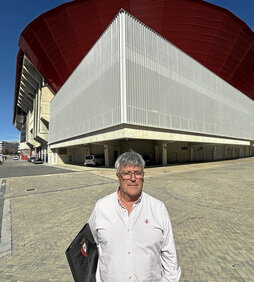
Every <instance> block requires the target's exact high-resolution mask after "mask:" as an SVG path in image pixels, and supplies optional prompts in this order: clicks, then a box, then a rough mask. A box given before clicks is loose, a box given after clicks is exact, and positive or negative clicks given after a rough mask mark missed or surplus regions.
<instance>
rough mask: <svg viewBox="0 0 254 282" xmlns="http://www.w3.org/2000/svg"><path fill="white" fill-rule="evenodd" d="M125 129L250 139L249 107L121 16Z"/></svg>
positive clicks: (252, 110) (253, 111)
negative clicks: (135, 126) (123, 27)
mask: <svg viewBox="0 0 254 282" xmlns="http://www.w3.org/2000/svg"><path fill="white" fill-rule="evenodd" d="M126 60H127V61H126V69H127V70H126V73H127V81H126V85H127V89H126V93H127V98H126V102H127V123H131V124H138V125H144V126H152V127H160V128H167V129H173V130H180V131H187V132H197V133H206V134H213V135H219V136H228V137H236V138H246V139H251V140H253V139H254V123H253V120H254V102H253V101H252V100H251V99H249V98H248V97H247V96H245V95H244V94H242V93H241V92H240V91H238V90H237V89H235V88H233V87H232V86H231V85H229V84H228V83H226V82H225V81H224V80H222V79H221V78H219V77H218V76H216V75H215V74H213V73H212V72H211V71H209V70H208V69H206V68H205V67H204V66H202V65H201V64H199V63H198V62H197V61H195V60H193V59H192V58H191V57H189V56H188V55H186V54H185V53H183V52H182V51H181V50H179V49H177V48H176V47H175V46H174V45H172V44H171V43H170V42H168V41H166V40H164V39H163V38H162V37H160V36H159V35H158V34H156V33H155V32H153V31H152V30H151V29H149V28H147V27H146V26H145V25H143V24H142V23H140V22H138V21H137V20H135V19H134V18H133V17H131V16H130V15H127V14H126Z"/></svg>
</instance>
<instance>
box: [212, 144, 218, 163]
mask: <svg viewBox="0 0 254 282" xmlns="http://www.w3.org/2000/svg"><path fill="white" fill-rule="evenodd" d="M212 160H213V161H215V160H217V155H216V146H214V147H213V159H212Z"/></svg>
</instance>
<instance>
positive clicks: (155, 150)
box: [154, 145, 160, 164]
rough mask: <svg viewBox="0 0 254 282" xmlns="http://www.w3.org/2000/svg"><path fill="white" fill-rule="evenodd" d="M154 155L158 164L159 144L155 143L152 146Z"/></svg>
mask: <svg viewBox="0 0 254 282" xmlns="http://www.w3.org/2000/svg"><path fill="white" fill-rule="evenodd" d="M154 157H155V160H154V161H155V163H156V164H158V163H159V162H160V153H159V146H158V145H155V148H154Z"/></svg>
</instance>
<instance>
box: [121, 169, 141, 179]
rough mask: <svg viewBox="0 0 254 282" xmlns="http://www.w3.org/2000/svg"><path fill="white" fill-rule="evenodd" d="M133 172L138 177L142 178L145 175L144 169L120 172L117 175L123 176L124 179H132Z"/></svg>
mask: <svg viewBox="0 0 254 282" xmlns="http://www.w3.org/2000/svg"><path fill="white" fill-rule="evenodd" d="M132 174H133V175H134V176H135V178H136V179H141V178H143V176H144V172H143V171H134V172H130V171H128V172H118V173H117V176H121V177H122V178H123V179H126V180H128V179H131V177H132Z"/></svg>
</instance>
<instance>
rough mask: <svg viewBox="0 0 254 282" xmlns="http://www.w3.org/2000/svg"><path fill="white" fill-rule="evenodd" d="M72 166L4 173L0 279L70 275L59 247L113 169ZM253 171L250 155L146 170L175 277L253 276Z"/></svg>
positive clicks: (111, 185) (110, 185)
mask: <svg viewBox="0 0 254 282" xmlns="http://www.w3.org/2000/svg"><path fill="white" fill-rule="evenodd" d="M77 169H80V170H82V171H80V172H72V173H66V174H58V175H47V176H31V177H20V178H8V179H7V181H6V188H5V189H6V191H5V201H4V212H3V213H4V218H3V229H4V230H2V234H3V236H2V237H3V238H2V241H1V244H0V281H1V282H4V281H29V282H30V281H31V282H32V281H33V282H34V281H72V277H71V274H70V270H69V267H68V264H67V261H66V258H65V254H64V251H65V249H66V248H67V246H68V245H69V243H70V242H71V240H72V239H73V237H74V236H75V235H76V233H77V232H78V231H79V230H80V228H81V227H82V226H83V224H84V223H85V222H86V220H87V219H88V216H89V214H90V212H91V210H92V208H93V205H94V203H95V202H96V200H97V199H99V198H101V197H102V196H104V195H106V194H108V193H110V192H112V191H115V189H116V186H117V182H116V180H115V172H114V170H113V169H102V168H83V167H80V168H77ZM253 171H254V158H246V159H239V160H231V161H223V162H212V163H203V164H191V165H179V166H168V167H160V168H159V167H157V168H148V169H147V170H146V178H145V190H146V191H147V192H148V193H150V194H152V195H154V196H156V197H157V198H159V199H161V200H163V201H164V202H165V204H166V206H167V208H168V210H169V213H170V216H171V221H172V224H173V228H174V236H175V241H176V246H177V252H178V258H179V265H180V266H181V268H182V273H183V274H182V279H181V281H218V282H223V281H237V282H240V281H254V236H253V234H254V220H253V215H254V201H253V200H254V177H253ZM1 182H2V179H0V184H1ZM10 234H11V236H10ZM120 263H121V262H119V264H120ZM119 282H121V281H119Z"/></svg>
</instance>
